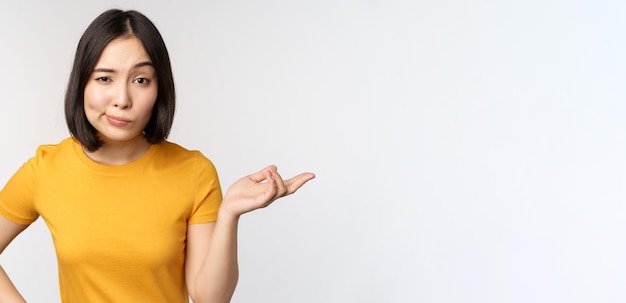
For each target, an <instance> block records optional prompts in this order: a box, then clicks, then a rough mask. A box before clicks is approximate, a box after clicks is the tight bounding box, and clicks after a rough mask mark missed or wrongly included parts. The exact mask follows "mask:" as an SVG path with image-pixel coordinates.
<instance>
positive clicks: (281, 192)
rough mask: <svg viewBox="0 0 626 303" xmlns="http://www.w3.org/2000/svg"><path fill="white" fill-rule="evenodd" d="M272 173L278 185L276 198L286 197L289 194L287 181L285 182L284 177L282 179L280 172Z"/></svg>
mask: <svg viewBox="0 0 626 303" xmlns="http://www.w3.org/2000/svg"><path fill="white" fill-rule="evenodd" d="M270 172H271V174H272V178H273V179H274V182H275V184H276V198H278V197H282V196H284V195H285V194H286V193H287V186H286V185H285V181H283V177H281V175H280V174H279V173H278V171H270Z"/></svg>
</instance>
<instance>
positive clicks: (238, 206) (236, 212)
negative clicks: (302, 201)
mask: <svg viewBox="0 0 626 303" xmlns="http://www.w3.org/2000/svg"><path fill="white" fill-rule="evenodd" d="M314 177H315V175H314V174H312V173H302V174H299V175H297V176H295V177H293V178H291V179H288V180H283V179H282V177H281V176H280V175H279V174H278V172H277V170H276V166H274V165H271V166H268V167H266V168H265V169H263V170H261V171H259V172H257V173H254V174H251V175H248V176H246V177H244V178H241V179H239V180H238V181H237V182H235V183H234V184H233V185H231V186H230V188H229V189H228V191H227V192H226V195H225V196H224V200H223V201H222V205H221V206H220V209H219V213H218V217H217V221H216V222H214V223H204V224H191V225H189V227H188V229H187V252H186V260H185V278H186V281H187V288H188V290H189V295H190V296H191V299H192V300H193V302H194V303H218V302H219V303H222V302H230V299H231V298H232V295H233V293H234V292H235V287H236V286H237V280H238V278H239V267H238V264H237V226H238V223H239V217H240V216H241V215H242V214H244V213H247V212H250V211H253V210H255V209H259V208H264V207H267V206H268V205H270V204H272V202H274V201H275V200H276V199H278V198H281V197H284V196H287V195H290V194H292V193H294V192H295V191H296V190H298V189H299V188H300V187H301V186H302V185H304V183H306V182H307V181H309V180H311V179H313V178H314Z"/></svg>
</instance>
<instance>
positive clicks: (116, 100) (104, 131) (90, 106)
mask: <svg viewBox="0 0 626 303" xmlns="http://www.w3.org/2000/svg"><path fill="white" fill-rule="evenodd" d="M157 92H158V87H157V76H156V72H155V70H154V67H153V66H152V60H150V56H148V53H147V52H146V50H145V48H144V47H143V44H142V43H141V41H139V39H137V38H136V37H134V36H131V37H121V38H117V39H114V40H112V41H111V42H109V44H107V46H106V47H105V48H104V50H103V51H102V54H100V58H99V59H98V62H97V63H96V65H95V68H94V70H93V72H92V73H91V76H90V78H89V79H88V80H87V85H86V86H85V115H86V116H87V120H89V123H91V125H92V126H93V127H94V128H95V129H96V131H97V134H98V137H99V138H100V139H101V140H103V141H104V142H105V143H114V144H115V143H132V142H137V141H138V140H145V139H144V138H143V136H142V132H143V130H144V128H145V127H146V125H147V124H148V122H149V121H150V117H151V115H152V108H153V107H154V103H155V101H156V98H157Z"/></svg>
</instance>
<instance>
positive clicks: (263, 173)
mask: <svg viewBox="0 0 626 303" xmlns="http://www.w3.org/2000/svg"><path fill="white" fill-rule="evenodd" d="M272 169H273V170H274V171H275V170H276V165H270V166H268V167H266V168H264V169H262V170H260V171H258V172H256V173H253V174H250V175H248V178H250V179H251V180H252V181H254V182H256V183H259V182H262V181H265V180H267V172H268V171H270V170H272Z"/></svg>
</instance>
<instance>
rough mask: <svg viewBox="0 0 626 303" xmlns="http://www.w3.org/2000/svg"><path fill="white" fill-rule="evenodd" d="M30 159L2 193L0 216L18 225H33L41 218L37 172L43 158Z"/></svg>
mask: <svg viewBox="0 0 626 303" xmlns="http://www.w3.org/2000/svg"><path fill="white" fill-rule="evenodd" d="M41 153H42V151H41V149H39V150H38V151H37V155H36V156H35V157H33V158H31V159H29V160H28V161H27V162H26V163H24V164H23V165H22V167H20V168H19V169H18V170H17V172H16V173H15V174H14V175H13V176H12V177H11V179H9V182H7V184H6V185H5V186H4V188H3V189H2V191H0V215H2V216H4V217H5V218H7V219H9V220H10V221H12V222H15V223H18V224H30V223H33V222H34V221H35V220H37V218H38V217H39V214H38V213H37V211H36V210H35V198H34V196H35V194H34V193H35V184H36V177H37V176H36V172H37V167H38V163H39V160H40V156H41Z"/></svg>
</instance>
